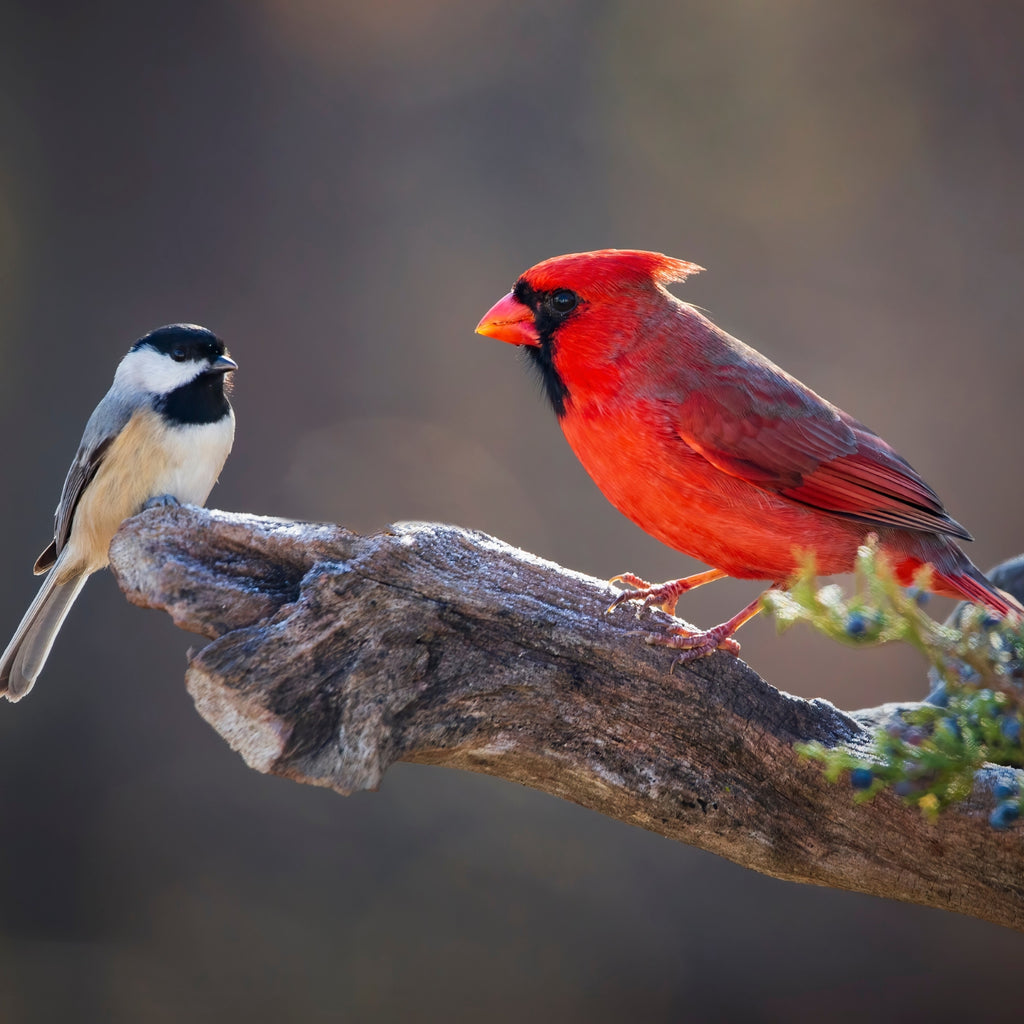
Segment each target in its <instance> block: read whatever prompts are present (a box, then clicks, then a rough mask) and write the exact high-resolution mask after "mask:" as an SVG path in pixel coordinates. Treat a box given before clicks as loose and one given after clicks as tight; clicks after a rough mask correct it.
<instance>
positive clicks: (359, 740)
mask: <svg viewBox="0 0 1024 1024" xmlns="http://www.w3.org/2000/svg"><path fill="white" fill-rule="evenodd" d="M111 558H112V568H113V570H114V572H115V574H116V576H117V579H118V582H119V583H120V586H121V588H122V590H123V591H124V592H125V593H126V594H127V596H128V598H129V599H130V600H131V601H133V602H134V603H136V604H139V605H142V606H145V607H154V608H161V609H163V610H164V611H166V612H168V613H169V614H170V615H171V617H172V618H173V620H174V622H175V623H176V624H177V625H178V626H180V627H181V628H182V629H186V630H190V631H192V632H194V633H199V634H202V635H203V636H205V637H207V638H209V639H210V640H211V641H212V642H211V643H209V644H208V645H206V646H205V647H203V648H202V649H201V650H199V651H197V652H192V653H191V656H190V663H189V666H188V670H187V675H186V685H187V687H188V690H189V693H190V694H191V695H192V697H193V699H194V700H195V703H196V708H197V709H198V711H199V713H200V714H201V715H202V716H203V717H204V718H205V719H206V720H207V721H208V722H209V723H210V724H211V725H212V726H213V727H214V728H215V729H216V730H217V731H218V732H219V733H220V734H221V735H222V736H223V737H224V739H226V740H227V742H228V743H229V744H230V745H231V746H232V748H233V749H235V750H236V751H238V753H240V754H241V755H242V757H243V758H244V759H245V761H246V763H247V764H248V765H249V766H250V767H252V768H255V769H257V770H258V771H261V772H272V773H274V774H276V775H281V776H284V777H286V778H289V779H293V780H295V781H296V782H306V783H311V784H313V785H318V786H329V787H331V788H332V789H335V790H337V791H338V792H339V793H344V794H347V793H351V792H353V791H354V790H358V789H372V788H374V787H376V786H377V785H378V783H379V782H380V781H381V777H382V776H383V774H384V772H385V771H386V770H387V768H388V767H389V766H390V765H391V764H393V763H394V762H395V761H412V762H416V763H420V764H445V765H448V766H449V767H454V768H464V769H468V770H470V771H476V772H484V773H487V774H491V775H498V776H501V777H502V778H505V779H511V780H514V781H516V782H521V783H523V784H524V785H527V786H533V787H535V788H536V789H541V790H544V791H545V792H548V793H552V794H554V795H556V796H560V797H563V798H565V799H567V800H572V801H574V802H576V803H578V804H582V805H583V806H585V807H590V808H593V809H594V810H597V811H600V812H601V813H602V814H606V815H609V816H610V817H614V818H619V819H621V820H622V821H626V822H630V823H631V824H634V825H640V826H642V827H643V828H647V829H651V830H652V831H654V832H658V833H660V834H661V835H664V836H667V837H669V838H672V839H677V840H680V841H682V842H685V843H689V844H691V845H693V846H698V847H701V848H703V849H705V850H710V851H712V852H713V853H717V854H721V855H722V856H724V857H728V858H729V859H730V860H733V861H736V862H737V863H739V864H743V865H745V866H747V867H750V868H753V869H755V870H757V871H761V872H764V873H765V874H768V875H774V876H776V877H778V878H785V879H791V880H795V881H801V882H811V883H815V884H819V885H827V886H833V887H836V888H843V889H853V890H857V891H860V892H865V893H872V894H874V895H877V896H885V897H890V898H893V899H899V900H907V901H910V902H914V903H922V904H927V905H929V906H933V907H940V908H944V909H947V910H954V911H958V912H960V913H963V914H969V915H972V916H975V917H980V918H983V919H986V920H989V921H993V922H997V923H999V924H1003V925H1007V926H1010V927H1013V928H1017V929H1020V930H1024V844H1022V836H1024V831H1022V830H1020V829H1010V830H1008V831H1004V832H998V831H996V830H994V829H992V828H991V827H989V825H988V824H987V820H986V819H987V815H988V813H989V811H990V810H991V808H992V805H993V798H992V795H991V787H992V782H993V780H994V779H995V778H996V776H997V774H998V772H999V771H1000V769H997V768H994V767H993V768H992V769H990V770H986V771H984V772H982V773H980V774H979V778H978V783H977V785H976V786H975V790H974V793H973V794H972V796H971V798H970V799H968V800H967V801H965V802H964V803H962V804H960V805H958V806H956V807H954V808H952V809H950V810H948V811H946V812H944V813H943V814H942V815H941V817H940V820H939V821H938V823H937V824H930V823H929V822H928V821H926V820H925V819H924V818H923V817H922V815H921V814H920V813H919V812H918V811H917V810H916V809H913V808H911V807H907V806H905V805H904V804H903V803H902V802H901V801H900V800H899V799H897V798H895V797H893V796H891V795H889V794H882V795H880V796H878V797H876V798H875V799H874V800H873V801H872V802H870V803H866V804H854V802H853V801H852V799H851V790H850V789H849V787H848V786H845V785H832V784H829V783H827V782H826V781H825V779H824V778H823V776H822V772H821V768H820V766H819V765H818V764H816V763H813V762H809V761H807V760H805V759H803V758H801V757H800V756H799V755H798V754H797V753H796V752H795V750H794V744H796V743H798V742H801V741H807V740H819V741H820V742H822V743H824V744H826V745H830V746H831V745H835V744H845V745H847V746H849V747H851V748H855V749H857V748H859V749H861V750H863V751H867V750H868V748H869V744H870V730H871V729H873V728H876V727H877V726H878V725H879V724H880V723H884V722H885V721H886V720H887V719H888V718H890V717H891V716H892V715H894V714H896V713H897V711H898V710H899V707H903V708H906V707H908V705H901V706H899V707H898V706H896V705H886V706H883V707H881V708H875V709H871V710H868V711H858V712H844V711H840V710H838V709H837V708H835V707H834V706H833V705H831V704H830V703H828V702H826V701H822V700H812V701H807V700H801V699H799V698H796V697H793V696H791V695H789V694H786V693H783V692H781V691H779V690H777V689H776V688H775V687H774V686H772V685H770V684H769V683H767V682H765V681H764V680H763V679H761V678H760V677H759V676H758V675H757V674H756V673H755V672H754V671H753V670H752V669H750V668H749V667H748V666H747V665H745V664H744V663H743V662H742V661H739V660H737V659H735V658H733V657H731V656H730V655H727V654H721V653H716V654H714V655H712V656H711V657H709V658H706V659H703V660H701V661H698V662H696V663H693V664H691V665H689V666H679V667H677V668H675V670H674V671H673V672H671V673H670V672H669V671H668V667H669V664H670V660H671V655H670V653H669V652H667V651H665V650H664V649H663V648H652V647H650V646H648V645H647V644H646V643H645V642H644V637H643V632H644V631H643V630H642V629H641V628H640V627H641V624H640V623H638V621H637V619H636V617H635V615H634V613H633V612H632V611H631V610H630V609H625V608H624V609H620V610H618V611H616V612H614V613H612V614H611V615H605V614H604V611H605V609H606V608H607V607H608V604H609V602H610V600H611V597H612V595H613V593H614V591H613V590H612V589H611V588H610V587H609V585H608V584H607V583H605V582H603V581H599V580H596V579H592V578H590V577H587V576H583V575H581V574H579V573H575V572H570V571H568V570H566V569H563V568H561V567H559V566H557V565H555V564H553V563H551V562H547V561H543V560H541V559H539V558H537V557H535V556H533V555H530V554H527V553H526V552H523V551H521V550H518V549H516V548H513V547H510V546H508V545H506V544H504V543H502V542H501V541H498V540H495V539H493V538H491V537H488V536H486V535H483V534H480V533H473V532H471V531H468V530H463V529H459V528H457V527H452V526H441V525H433V524H423V523H411V524H403V525H398V526H394V527H392V528H390V529H388V530H386V531H384V532H382V533H379V534H376V535H374V536H369V537H363V536H359V535H357V534H355V533H352V532H350V531H348V530H345V529H343V528H341V527H338V526H329V525H318V524H309V523H299V522H291V521H286V520H279V519H267V518H260V517H256V516H249V515H236V514H228V513H224V512H215V511H208V510H205V509H197V508H192V507H184V508H177V509H154V510H151V511H148V512H145V513H143V514H142V515H140V516H137V517H135V518H134V519H132V520H129V521H128V522H127V523H126V524H125V525H124V526H123V527H122V529H121V531H120V533H119V534H118V535H117V537H115V539H114V543H113V545H112V547H111ZM1004 585H1005V584H1004ZM651 615H652V616H654V617H655V618H657V617H660V616H661V615H662V613H660V612H652V613H651ZM666 621H667V620H666ZM650 625H651V622H650V621H649V622H648V626H650ZM1003 771H1005V769H1004V770H1003Z"/></svg>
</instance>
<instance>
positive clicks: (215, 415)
mask: <svg viewBox="0 0 1024 1024" xmlns="http://www.w3.org/2000/svg"><path fill="white" fill-rule="evenodd" d="M236 369H238V364H237V363H235V361H234V360H233V359H231V357H230V356H229V355H228V354H227V351H226V350H225V348H224V342H222V341H221V340H220V338H218V337H217V336H216V335H215V334H212V333H211V332H210V331H208V330H206V329H205V328H203V327H196V326H195V325H194V324H172V325H171V326H169V327H160V328H158V329H157V330H155V331H152V332H151V333H149V334H147V335H146V336H145V337H143V338H140V339H139V340H138V341H137V342H136V343H135V344H134V345H132V347H131V349H130V350H129V352H128V354H127V355H126V356H125V357H124V359H122V360H121V362H120V364H119V365H118V367H117V372H116V373H115V374H114V383H113V384H112V385H111V387H110V390H109V391H108V392H107V393H106V395H104V396H103V400H102V401H101V402H100V404H99V405H97V406H96V408H95V410H94V411H93V414H92V416H90V417H89V422H88V423H87V424H86V426H85V433H84V434H83V435H82V442H81V444H80V445H79V447H78V454H77V455H76V456H75V461H74V462H73V463H72V464H71V469H70V470H69V471H68V475H67V479H66V480H65V481H64V490H63V491H62V493H61V496H60V504H59V505H58V506H57V511H56V514H55V516H54V531H53V543H52V544H50V546H49V547H48V548H47V549H46V550H45V551H44V552H43V553H42V554H41V555H40V556H39V558H38V560H37V561H36V564H35V572H36V574H37V575H39V574H40V573H44V572H47V571H49V575H48V576H47V577H46V580H45V582H44V583H43V585H42V587H41V588H40V590H39V593H38V594H37V595H36V598H35V600H34V601H33V602H32V604H31V605H30V606H29V609H28V611H27V612H26V613H25V617H24V618H23V619H22V620H21V625H20V626H18V629H17V631H16V632H15V634H14V637H13V639H12V640H11V642H10V643H9V644H8V645H7V650H6V651H4V653H3V657H2V658H0V693H3V694H4V695H5V696H6V697H7V699H8V700H11V701H16V700H20V699H21V698H22V697H24V696H25V694H26V693H28V691H29V690H31V689H32V685H33V684H34V683H35V681H36V679H37V678H38V676H39V673H40V672H41V671H42V668H43V665H44V664H45V662H46V658H47V655H49V653H50V648H51V647H52V646H53V641H54V638H55V637H56V635H57V631H58V630H59V629H60V627H61V624H62V623H63V622H64V619H65V617H66V616H67V613H68V610H69V609H70V608H71V605H72V603H73V602H74V600H75V598H76V597H78V594H79V592H80V591H81V589H82V587H83V586H84V585H85V581H86V580H87V579H88V578H89V576H90V575H91V574H92V573H94V572H96V571H97V570H98V569H103V568H105V567H106V565H107V564H108V562H109V556H108V554H107V551H108V548H109V547H110V542H111V540H112V539H113V536H114V534H115V533H116V532H117V529H118V527H119V526H120V525H121V523H122V522H123V521H124V520H125V519H128V518H129V517H130V516H133V515H135V514H136V513H137V512H140V511H141V510H142V509H143V508H144V507H145V505H146V504H147V503H148V502H149V501H151V500H153V499H167V498H170V499H174V500H176V501H178V502H182V503H187V504H193V505H202V504H203V503H204V502H205V501H206V498H207V496H208V495H209V493H210V491H211V490H212V489H213V485H214V484H215V483H216V482H217V477H218V476H219V475H220V471H221V468H222V467H223V466H224V461H225V459H227V457H228V452H230V451H231V443H232V441H233V440H234V436H235V414H234V412H233V411H232V409H231V404H230V403H229V402H228V399H227V394H226V391H227V385H226V377H227V374H228V373H230V372H231V371H232V370H236Z"/></svg>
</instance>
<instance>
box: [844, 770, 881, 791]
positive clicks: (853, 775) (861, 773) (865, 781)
mask: <svg viewBox="0 0 1024 1024" xmlns="http://www.w3.org/2000/svg"><path fill="white" fill-rule="evenodd" d="M874 781H875V776H874V773H873V772H872V771H871V769H870V768H854V769H853V771H852V772H850V785H851V786H853V788H854V789H870V788H871V783H872V782H874Z"/></svg>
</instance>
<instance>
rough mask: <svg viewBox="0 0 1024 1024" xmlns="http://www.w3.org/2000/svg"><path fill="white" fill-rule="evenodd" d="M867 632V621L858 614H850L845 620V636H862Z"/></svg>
mask: <svg viewBox="0 0 1024 1024" xmlns="http://www.w3.org/2000/svg"><path fill="white" fill-rule="evenodd" d="M867 630H868V620H867V619H866V618H864V616H863V615H862V614H861V613H860V612H850V614H849V616H848V617H847V619H846V633H847V636H863V635H864V634H865V633H866V632H867Z"/></svg>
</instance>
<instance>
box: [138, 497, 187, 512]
mask: <svg viewBox="0 0 1024 1024" xmlns="http://www.w3.org/2000/svg"><path fill="white" fill-rule="evenodd" d="M180 506H181V502H180V501H178V499H177V498H176V497H175V496H174V495H173V494H154V495H153V497H152V498H150V499H149V501H147V502H146V504H145V505H143V506H142V509H143V511H145V510H146V509H148V508H179V507H180Z"/></svg>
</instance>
